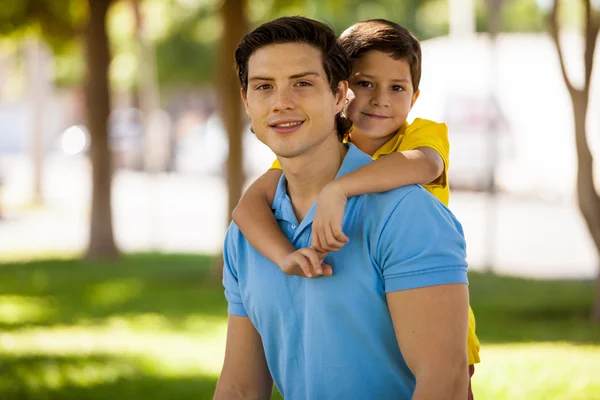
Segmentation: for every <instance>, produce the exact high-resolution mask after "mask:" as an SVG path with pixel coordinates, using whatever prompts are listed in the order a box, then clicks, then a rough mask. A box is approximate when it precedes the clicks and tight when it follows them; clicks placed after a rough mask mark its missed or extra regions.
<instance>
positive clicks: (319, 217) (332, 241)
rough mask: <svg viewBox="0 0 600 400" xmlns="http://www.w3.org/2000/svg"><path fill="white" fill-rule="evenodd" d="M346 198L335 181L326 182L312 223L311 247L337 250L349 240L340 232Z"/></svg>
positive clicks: (327, 250)
mask: <svg viewBox="0 0 600 400" xmlns="http://www.w3.org/2000/svg"><path fill="white" fill-rule="evenodd" d="M347 200H348V198H347V197H346V195H345V194H344V192H343V191H342V190H341V189H340V188H339V187H338V186H337V185H336V184H335V181H332V182H330V183H328V184H327V185H326V186H325V187H324V188H323V190H321V194H320V195H319V200H318V202H317V209H316V211H315V219H314V221H313V225H312V247H314V248H315V249H317V250H318V251H320V252H330V251H338V250H339V249H341V248H342V247H344V245H345V244H346V243H348V241H349V240H350V239H349V238H348V237H347V236H346V235H345V234H344V232H342V220H343V219H344V210H345V209H346V202H347Z"/></svg>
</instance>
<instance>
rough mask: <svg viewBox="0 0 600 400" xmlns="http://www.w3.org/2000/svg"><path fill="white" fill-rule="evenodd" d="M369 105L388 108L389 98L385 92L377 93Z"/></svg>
mask: <svg viewBox="0 0 600 400" xmlns="http://www.w3.org/2000/svg"><path fill="white" fill-rule="evenodd" d="M371 105H372V106H374V107H389V106H390V96H389V95H388V94H387V93H386V92H379V93H377V94H376V95H375V96H373V98H372V99H371Z"/></svg>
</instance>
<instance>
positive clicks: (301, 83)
mask: <svg viewBox="0 0 600 400" xmlns="http://www.w3.org/2000/svg"><path fill="white" fill-rule="evenodd" d="M296 86H300V87H306V86H312V84H311V83H310V82H305V81H301V82H297V83H296Z"/></svg>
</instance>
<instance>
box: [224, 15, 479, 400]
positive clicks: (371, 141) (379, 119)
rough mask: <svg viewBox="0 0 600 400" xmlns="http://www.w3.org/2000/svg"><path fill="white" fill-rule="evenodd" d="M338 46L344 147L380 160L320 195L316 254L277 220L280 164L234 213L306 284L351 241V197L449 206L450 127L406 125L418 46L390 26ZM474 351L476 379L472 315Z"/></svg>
mask: <svg viewBox="0 0 600 400" xmlns="http://www.w3.org/2000/svg"><path fill="white" fill-rule="evenodd" d="M339 40H340V43H341V45H342V47H343V48H344V50H346V52H347V53H348V55H349V56H350V58H351V59H352V64H353V71H352V76H351V80H350V82H349V83H350V89H351V90H352V92H353V94H354V97H352V96H350V99H349V102H348V104H347V107H346V115H347V116H348V118H349V119H350V120H352V122H353V127H352V129H351V130H350V131H349V132H348V134H347V136H346V139H345V140H346V141H351V142H352V143H353V144H354V145H356V146H357V147H358V148H359V149H360V150H362V151H363V152H365V153H367V154H369V155H371V156H372V157H373V159H374V160H376V161H375V162H373V163H371V164H369V165H366V166H364V167H362V168H359V169H358V170H356V171H354V172H351V173H349V174H347V175H345V176H343V177H341V178H338V179H335V180H333V181H332V182H331V183H329V184H328V185H327V186H325V188H324V189H323V190H322V192H321V195H320V197H319V200H318V203H317V207H316V210H315V211H314V212H315V218H314V223H313V226H312V247H311V248H303V249H299V250H297V249H296V248H295V247H294V246H293V245H292V244H291V243H290V242H289V241H288V240H287V239H286V238H285V237H284V235H283V234H282V233H281V231H280V229H279V226H278V225H277V223H276V221H275V219H274V218H273V213H272V211H271V208H270V206H271V204H272V202H273V194H274V193H275V190H276V187H277V184H278V182H279V178H280V177H281V169H280V166H279V163H278V162H277V161H276V162H275V163H274V164H273V167H272V169H271V170H269V171H268V172H266V173H265V174H264V175H263V176H261V177H260V178H259V179H257V181H256V182H254V183H253V184H252V185H251V186H250V188H249V189H248V190H247V191H246V193H245V194H244V196H243V197H242V199H241V200H240V202H239V204H238V206H237V208H236V210H235V211H234V213H233V220H234V221H235V223H236V224H237V225H238V227H239V228H240V230H241V231H242V232H243V234H244V236H245V237H246V238H247V240H248V241H249V242H250V243H251V244H252V246H254V247H255V248H256V249H257V250H258V251H259V252H261V253H262V254H263V255H264V256H265V257H267V258H268V259H269V260H271V261H272V262H274V263H275V264H277V265H278V266H279V268H281V270H282V271H283V272H285V273H286V274H292V275H299V276H303V277H308V278H310V277H315V276H320V275H325V276H331V275H332V274H333V271H332V269H331V267H330V266H329V265H327V264H326V263H324V262H323V259H324V258H325V256H326V254H327V252H330V251H338V250H339V249H341V248H342V247H343V246H344V244H345V243H346V242H347V241H348V238H347V237H346V236H345V235H344V233H343V230H342V226H341V221H342V219H343V215H344V208H345V205H346V200H347V198H348V197H352V196H357V195H360V194H366V193H376V192H384V191H388V190H392V189H395V188H398V187H401V186H405V185H410V184H422V185H423V186H424V188H425V189H427V190H428V191H429V192H431V194H432V195H434V196H435V197H437V198H438V199H439V200H440V201H441V202H442V203H444V204H445V205H448V198H449V187H448V181H447V170H448V158H449V143H448V129H447V126H446V125H445V124H439V123H435V122H432V121H428V120H423V119H416V120H415V121H414V122H413V123H412V124H410V125H409V124H408V123H407V122H406V118H407V116H408V113H409V112H410V110H411V108H412V107H413V105H414V104H415V102H416V100H417V98H418V97H419V93H420V92H419V81H420V78H421V47H420V44H419V42H418V40H417V39H416V38H415V37H414V36H413V35H412V33H411V32H410V31H408V30H407V29H405V28H403V27H401V26H400V25H398V24H395V23H393V22H390V21H386V20H369V21H363V22H359V23H357V24H355V25H353V26H351V27H350V28H348V29H347V30H346V31H345V32H344V33H342V35H341V36H340V39H339ZM384 155H385V157H381V156H384ZM468 352H469V369H470V373H471V374H472V373H473V365H474V364H475V363H478V362H479V342H478V340H477V336H476V335H475V318H474V316H473V313H472V311H470V315H469V335H468ZM469 392H470V389H469ZM471 396H472V394H471V393H469V397H470V398H471Z"/></svg>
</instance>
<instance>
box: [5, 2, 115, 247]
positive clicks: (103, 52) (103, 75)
mask: <svg viewBox="0 0 600 400" xmlns="http://www.w3.org/2000/svg"><path fill="white" fill-rule="evenodd" d="M111 2H112V0H88V1H87V7H86V2H85V1H83V0H60V1H34V0H28V1H21V2H11V3H9V4H10V5H11V7H9V8H8V9H7V10H4V11H3V12H2V13H0V35H2V34H3V35H19V34H23V33H24V32H30V31H33V32H37V33H38V34H40V35H41V36H42V37H43V38H44V39H45V40H46V42H48V43H49V44H50V45H51V47H52V48H53V49H54V51H59V50H60V49H61V48H62V47H65V46H66V44H67V43H69V42H72V41H73V40H74V39H78V38H79V37H80V33H81V32H82V29H81V28H83V39H84V45H85V62H86V72H87V76H86V81H85V95H86V101H85V103H86V114H87V120H88V121H87V122H88V126H89V130H90V135H91V138H92V142H91V146H90V154H91V161H92V183H93V185H92V212H91V224H90V240H89V245H88V249H87V253H86V257H87V258H116V257H118V255H119V252H118V250H117V247H116V245H115V241H114V237H113V228H112V208H111V178H112V165H111V154H110V150H109V147H108V129H107V128H108V126H107V124H108V115H109V110H110V95H109V89H108V88H109V86H108V66H109V62H110V51H109V44H108V37H107V34H106V17H107V12H108V8H109V6H110V4H111ZM83 21H85V22H83Z"/></svg>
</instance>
